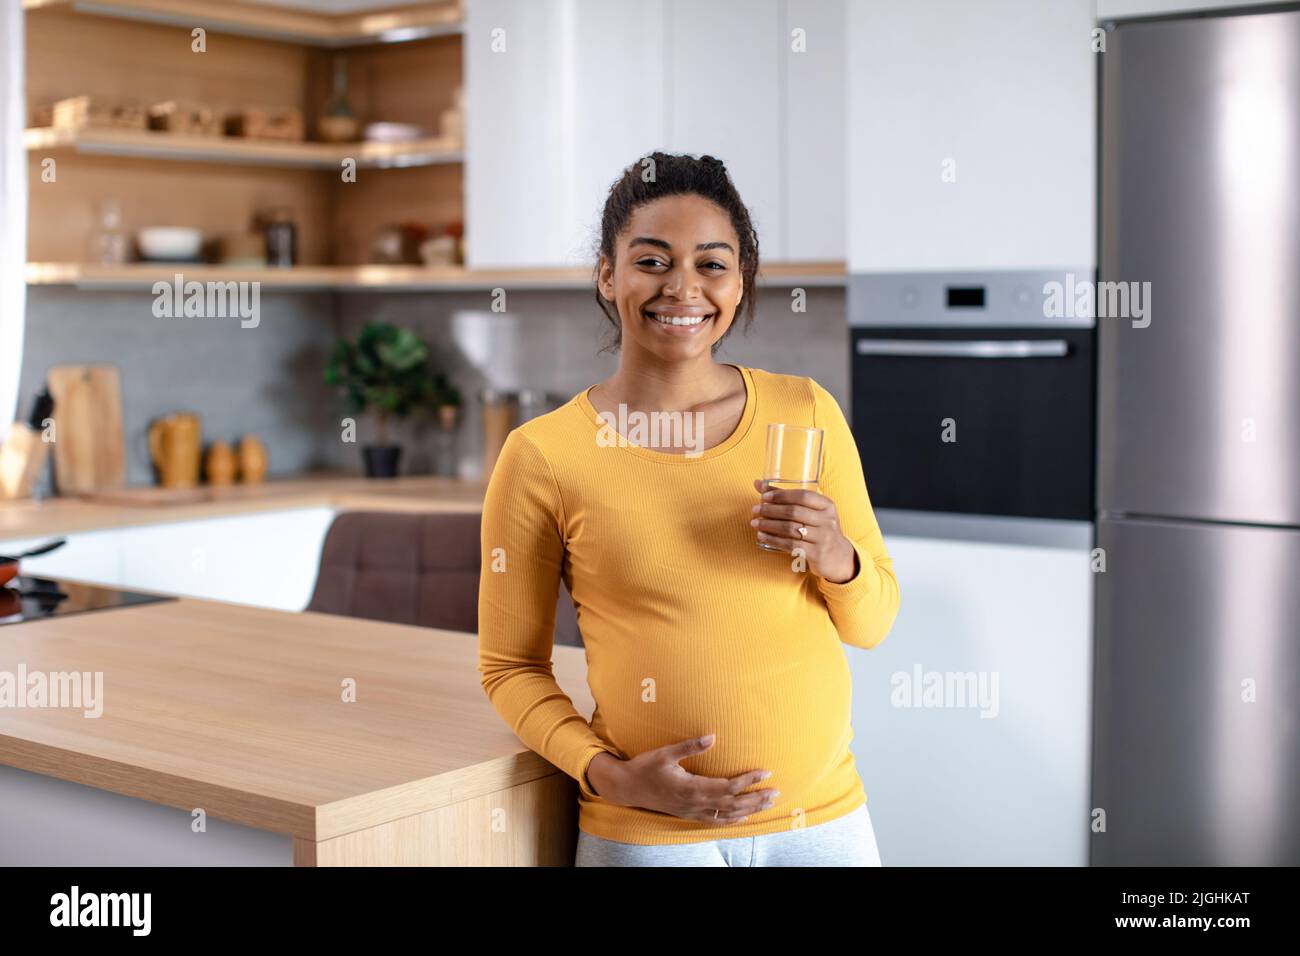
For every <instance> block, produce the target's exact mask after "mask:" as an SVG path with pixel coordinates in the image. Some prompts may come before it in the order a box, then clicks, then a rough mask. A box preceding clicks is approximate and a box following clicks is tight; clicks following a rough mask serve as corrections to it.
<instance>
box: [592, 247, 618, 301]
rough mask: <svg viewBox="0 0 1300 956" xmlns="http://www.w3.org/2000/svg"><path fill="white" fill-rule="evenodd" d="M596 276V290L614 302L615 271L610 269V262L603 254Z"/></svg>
mask: <svg viewBox="0 0 1300 956" xmlns="http://www.w3.org/2000/svg"><path fill="white" fill-rule="evenodd" d="M596 275H597V279H596V290H597V291H598V292H599V293H600V294H601V295H602V296H604V297H605V298H606V299H608V300H609V301H611V302H612V301H614V270H613V269H612V268H610V264H609V260H608V259H606V258H605V254H604V253H603V252H602V253H601V254H600V260H599V267H598V268H597V271H596Z"/></svg>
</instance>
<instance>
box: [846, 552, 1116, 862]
mask: <svg viewBox="0 0 1300 956" xmlns="http://www.w3.org/2000/svg"><path fill="white" fill-rule="evenodd" d="M887 546H888V548H889V551H890V554H891V555H892V557H893V559H894V569H895V572H896V573H897V575H898V582H899V592H900V595H901V605H900V608H899V615H898V619H897V621H896V622H895V624H894V627H893V630H892V631H891V632H890V634H889V635H888V636H887V637H886V638H885V640H884V641H883V642H882V643H880V644H879V645H877V646H876V647H874V648H872V649H870V650H861V649H858V648H853V647H846V648H845V650H846V652H847V653H848V656H849V665H850V667H851V669H852V671H853V729H854V737H853V743H852V747H853V752H854V757H855V759H856V761H857V765H858V772H859V774H860V775H861V776H862V780H863V785H864V787H865V788H866V791H867V800H868V803H869V805H870V807H871V820H872V823H873V824H874V826H875V829H876V840H877V843H878V845H879V847H880V854H881V859H882V860H883V861H884V863H885V865H886V866H1086V865H1087V862H1088V826H1089V816H1088V805H1089V776H1090V764H1091V756H1090V753H1091V751H1090V746H1091V744H1090V736H1091V711H1092V702H1091V694H1092V691H1091V686H1092V604H1091V595H1092V580H1091V576H1090V572H1089V564H1088V552H1087V550H1085V549H1083V548H1080V549H1078V550H1074V549H1066V548H1049V547H1037V546H1033V547H1031V546H1026V545H1008V544H987V543H977V542H969V541H947V540H935V539H928V538H914V537H906V536H899V535H892V536H890V537H889V538H888V541H887ZM918 685H919V690H920V691H921V694H920V695H916V694H913V695H912V696H911V697H910V699H909V698H908V696H907V695H908V693H909V692H911V691H915V690H917V689H918ZM935 687H937V688H938V690H933V689H930V690H929V693H931V694H934V695H936V696H933V697H931V698H929V699H927V697H926V696H925V694H926V692H927V689H928V688H935ZM945 687H946V688H947V689H946V692H945ZM959 690H966V691H973V692H972V693H967V694H965V696H964V698H963V696H962V694H960V693H957V692H958V691H959ZM981 691H982V692H983V696H981V693H980V692H981ZM908 704H911V705H912V706H908Z"/></svg>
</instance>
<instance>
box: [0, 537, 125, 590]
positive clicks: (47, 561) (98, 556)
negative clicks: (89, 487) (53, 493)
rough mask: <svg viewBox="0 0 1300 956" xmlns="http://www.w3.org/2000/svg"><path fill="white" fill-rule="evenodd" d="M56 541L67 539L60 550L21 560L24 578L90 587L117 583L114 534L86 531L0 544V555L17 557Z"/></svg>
mask: <svg viewBox="0 0 1300 956" xmlns="http://www.w3.org/2000/svg"><path fill="white" fill-rule="evenodd" d="M56 537H63V538H66V539H67V541H66V543H65V544H64V545H63V547H61V548H59V550H57V551H51V552H50V553H49V554H43V555H39V556H37V557H35V558H23V560H22V564H21V565H20V568H21V570H22V572H23V574H24V575H29V574H30V575H36V576H38V577H39V576H42V575H45V576H48V577H52V578H71V579H73V580H76V581H88V582H90V583H92V584H112V585H116V584H120V583H121V576H122V568H121V550H120V546H119V542H118V538H117V532H116V531H88V532H85V533H82V534H70V535H48V536H46V537H43V538H23V539H21V540H12V541H3V542H0V554H7V555H15V554H21V553H22V552H23V551H26V550H27V549H28V548H36V547H39V546H40V545H43V544H45V543H47V542H48V541H50V540H51V539H52V538H56Z"/></svg>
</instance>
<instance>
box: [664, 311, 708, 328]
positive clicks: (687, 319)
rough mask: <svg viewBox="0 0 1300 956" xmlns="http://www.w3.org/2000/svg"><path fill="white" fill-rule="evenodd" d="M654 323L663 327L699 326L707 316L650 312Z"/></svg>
mask: <svg viewBox="0 0 1300 956" xmlns="http://www.w3.org/2000/svg"><path fill="white" fill-rule="evenodd" d="M650 314H651V315H653V316H654V318H655V321H656V322H662V323H664V325H699V324H700V323H701V322H703V321H704V320H705V319H707V318H708V316H707V315H660V314H659V313H657V312H651V313H650Z"/></svg>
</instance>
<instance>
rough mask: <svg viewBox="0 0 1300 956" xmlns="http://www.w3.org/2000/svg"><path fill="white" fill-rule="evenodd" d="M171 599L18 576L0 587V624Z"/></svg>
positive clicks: (98, 586) (156, 595)
mask: <svg viewBox="0 0 1300 956" xmlns="http://www.w3.org/2000/svg"><path fill="white" fill-rule="evenodd" d="M174 600H176V599H175V598H174V597H167V596H165V595H160V594H142V593H140V592H139V591H123V590H120V589H119V588H110V587H102V586H100V585H97V584H81V583H79V582H76V581H56V580H54V579H53V578H36V577H28V576H26V575H19V576H18V577H16V578H14V579H13V580H12V581H10V582H9V583H8V584H6V585H4V586H2V587H0V624H19V623H22V622H23V621H39V620H41V619H42V618H49V617H67V616H68V615H69V614H81V613H84V612H86V611H103V610H107V609H109V608H115V607H133V606H134V605H137V604H153V603H155V602H157V601H174Z"/></svg>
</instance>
